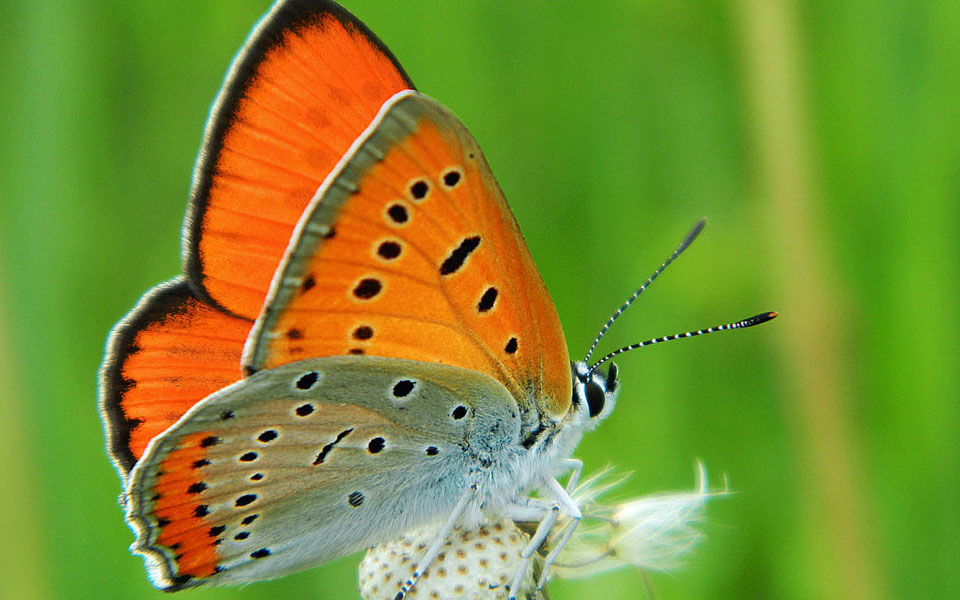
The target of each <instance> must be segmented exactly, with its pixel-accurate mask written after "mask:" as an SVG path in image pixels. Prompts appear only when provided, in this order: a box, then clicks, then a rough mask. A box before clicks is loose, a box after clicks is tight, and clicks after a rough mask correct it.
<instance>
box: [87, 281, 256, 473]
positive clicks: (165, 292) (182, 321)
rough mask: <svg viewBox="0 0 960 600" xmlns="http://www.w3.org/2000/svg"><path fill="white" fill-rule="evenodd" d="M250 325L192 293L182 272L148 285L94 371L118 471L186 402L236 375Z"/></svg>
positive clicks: (136, 457) (124, 469) (135, 457)
mask: <svg viewBox="0 0 960 600" xmlns="http://www.w3.org/2000/svg"><path fill="white" fill-rule="evenodd" d="M250 326H251V323H250V321H248V320H246V319H240V318H237V317H233V316H230V315H227V314H224V313H223V312H221V311H219V310H217V309H214V308H212V307H210V306H208V305H207V304H205V303H203V302H202V301H200V300H199V299H197V297H196V295H195V294H194V293H193V290H192V289H191V288H190V285H189V284H188V283H187V282H186V281H184V280H183V279H180V278H178V279H174V280H173V281H170V282H168V283H165V284H161V285H159V286H157V287H155V288H153V289H152V290H150V291H149V292H147V293H146V294H145V295H144V297H143V298H142V299H141V300H140V302H139V303H138V304H137V306H136V307H135V308H134V309H133V310H132V311H130V314H128V315H127V316H126V318H124V319H123V320H122V321H121V322H120V323H119V324H117V326H116V327H115V328H114V330H113V332H112V333H111V334H110V339H109V341H108V342H107V358H106V359H105V360H104V364H103V367H102V369H101V372H100V390H101V392H100V393H101V397H100V410H101V414H102V416H103V420H104V422H105V424H106V428H107V439H108V445H109V447H110V451H111V455H112V456H113V459H114V462H115V464H116V465H117V468H118V469H120V471H121V473H123V474H124V475H126V474H127V473H129V472H130V469H132V468H133V465H134V463H135V462H136V461H137V460H139V459H140V457H141V456H142V455H143V452H144V450H145V449H146V447H147V444H149V443H150V440H152V439H153V438H154V437H156V436H158V435H160V434H161V433H163V431H164V430H166V429H167V428H168V427H170V426H171V425H173V424H174V423H175V422H177V420H178V419H179V418H180V417H181V416H183V414H184V413H185V412H187V411H188V410H189V409H190V407H192V406H193V405H194V404H196V403H197V402H199V401H200V400H203V399H204V398H205V397H206V396H208V395H210V394H212V393H213V392H215V391H217V390H219V389H220V388H222V387H224V386H227V385H229V384H231V383H233V382H234V381H236V380H238V379H239V378H240V368H239V363H240V353H241V350H242V348H243V341H244V339H245V338H246V337H247V334H248V333H249V331H250Z"/></svg>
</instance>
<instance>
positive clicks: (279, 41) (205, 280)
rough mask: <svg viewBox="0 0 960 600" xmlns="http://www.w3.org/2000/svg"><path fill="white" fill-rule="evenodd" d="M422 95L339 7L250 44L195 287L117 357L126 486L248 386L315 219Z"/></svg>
mask: <svg viewBox="0 0 960 600" xmlns="http://www.w3.org/2000/svg"><path fill="white" fill-rule="evenodd" d="M409 87H412V84H411V83H410V80H409V78H407V76H406V74H405V73H404V72H403V70H402V69H401V67H400V66H399V65H398V64H397V62H396V59H395V58H394V57H393V55H392V54H390V51H389V50H387V49H386V48H385V47H384V46H383V44H382V43H381V42H380V41H379V40H378V39H377V38H376V37H375V36H374V35H373V33H371V32H370V31H369V30H368V29H367V28H366V26H365V25H363V24H362V23H361V22H360V21H358V20H357V19H356V18H355V17H353V16H352V15H350V14H349V13H348V12H346V11H345V10H344V9H342V8H341V7H339V6H338V5H336V4H334V3H333V2H327V1H324V0H316V1H310V2H307V1H304V0H281V1H280V2H277V3H276V4H275V5H274V7H273V8H272V9H271V11H270V12H269V13H268V14H267V15H266V16H265V17H264V18H263V19H262V20H261V21H260V23H259V24H258V25H257V26H256V28H255V29H254V30H253V32H252V33H251V34H250V37H249V38H248V40H247V42H246V44H245V46H244V48H243V49H242V50H241V51H240V53H239V54H238V56H237V58H236V59H235V60H234V62H233V65H232V66H231V68H230V71H229V74H228V75H227V78H226V80H225V82H224V84H223V87H222V89H221V91H220V94H219V97H218V98H217V100H216V102H215V103H214V106H213V109H212V110H211V114H210V118H209V120H208V122H207V128H206V134H205V138H204V143H203V147H202V148H201V151H200V156H199V158H198V160H197V166H196V168H195V170H194V181H193V189H192V192H191V195H192V198H191V203H190V207H189V208H188V213H187V220H186V224H185V225H184V240H183V245H184V251H183V254H184V258H183V260H184V265H185V270H186V272H187V278H188V280H189V283H188V282H187V281H184V280H182V279H178V280H176V281H174V282H170V283H168V284H163V285H161V286H158V287H157V288H155V289H154V290H152V291H151V292H148V294H147V295H146V296H144V298H143V299H142V300H141V302H140V303H139V304H138V305H137V307H136V308H134V310H133V311H131V313H130V314H129V315H128V316H127V317H126V318H125V319H124V320H123V321H122V322H121V323H120V324H119V325H117V327H116V328H115V329H114V332H113V333H112V334H111V338H110V342H109V343H108V346H107V353H106V357H105V358H104V364H103V367H102V368H101V380H100V382H101V385H100V406H101V415H102V418H103V420H104V423H105V427H106V431H107V440H108V442H107V443H108V446H109V448H110V451H111V454H112V456H113V458H114V462H115V464H116V465H117V468H118V469H119V470H120V472H121V474H123V475H124V476H126V474H127V473H128V472H129V470H130V469H131V468H132V466H133V464H134V463H135V462H136V461H137V460H138V459H139V458H140V456H141V455H142V454H143V451H144V448H145V447H146V445H147V444H148V443H149V442H150V440H151V439H152V438H153V437H155V436H156V435H158V434H160V433H161V432H163V431H164V430H165V429H166V428H167V427H169V426H170V425H172V424H173V423H174V422H176V420H177V419H179V418H180V417H181V416H183V414H184V413H185V412H186V411H187V410H188V409H189V408H190V407H191V406H193V404H195V403H196V402H199V401H200V400H202V399H203V398H204V397H206V396H207V395H208V394H210V393H212V392H214V391H216V390H218V389H220V388H221V387H224V386H225V385H228V384H230V383H233V382H234V381H236V380H238V379H239V378H240V377H241V372H240V370H239V364H240V354H241V351H242V348H243V343H244V340H245V339H246V337H247V334H248V332H249V330H250V327H251V325H252V323H253V320H254V319H255V318H256V316H257V315H258V314H259V312H260V309H261V306H262V304H263V300H264V298H265V296H266V294H267V291H268V289H269V286H270V280H271V277H272V276H273V273H274V271H275V270H276V268H277V265H278V264H279V263H280V259H281V258H282V256H283V253H284V250H285V249H286V247H287V244H288V243H289V240H290V235H291V233H292V232H293V229H294V226H295V225H296V223H297V220H298V219H299V218H300V215H301V213H302V212H303V210H304V208H305V207H306V206H307V205H308V204H309V202H310V199H311V198H312V197H313V195H314V194H315V193H316V190H317V188H318V187H319V186H320V184H321V183H322V182H323V180H324V178H325V177H326V176H327V175H328V173H329V172H330V171H331V170H332V169H333V167H334V166H335V165H336V163H337V161H338V160H339V159H340V157H341V156H342V155H343V153H344V152H345V151H346V150H347V148H349V146H350V144H351V143H352V142H353V141H354V140H355V139H356V137H357V136H358V135H360V134H361V133H362V132H363V130H364V128H366V127H367V125H369V123H370V121H371V120H372V119H373V118H374V116H375V115H376V114H377V111H378V110H379V109H380V106H381V105H382V104H383V102H384V101H385V100H387V99H388V98H389V97H390V96H392V95H393V94H394V93H396V92H397V91H399V90H403V89H405V88H409Z"/></svg>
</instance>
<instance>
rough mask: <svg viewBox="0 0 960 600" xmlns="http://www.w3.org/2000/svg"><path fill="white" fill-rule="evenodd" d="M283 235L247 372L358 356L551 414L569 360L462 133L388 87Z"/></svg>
mask: <svg viewBox="0 0 960 600" xmlns="http://www.w3.org/2000/svg"><path fill="white" fill-rule="evenodd" d="M308 211H309V212H308V213H307V214H306V215H305V218H304V220H303V221H302V222H301V224H300V227H299V228H298V230H297V233H296V234H295V235H296V236H298V237H297V243H296V244H295V245H291V248H290V251H289V253H288V255H287V257H286V258H285V259H284V260H285V263H284V265H283V266H282V267H281V269H280V270H278V272H277V276H276V278H275V280H274V283H273V288H272V290H271V295H270V297H269V300H268V303H267V304H266V305H265V307H264V312H263V313H262V314H261V316H260V318H259V320H258V321H257V325H256V327H255V328H254V330H253V331H252V332H251V336H250V339H249V340H248V342H247V348H246V351H245V355H244V367H245V368H246V369H247V371H248V372H253V371H257V370H260V369H265V368H271V367H275V366H277V365H280V364H284V363H288V362H292V361H295V360H300V359H303V358H308V357H321V356H331V355H338V354H367V355H373V356H384V357H390V358H407V359H414V360H421V361H428V362H433V363H439V364H446V365H454V366H458V367H464V368H467V369H472V370H475V371H481V372H484V373H487V374H490V375H492V376H493V377H495V378H497V379H498V380H499V381H500V382H501V383H503V384H504V386H505V387H506V388H507V389H508V390H509V391H510V392H511V393H512V394H513V396H514V397H515V398H516V399H517V401H518V404H519V406H520V407H521V410H525V409H527V408H530V407H531V405H532V403H533V402H536V403H537V404H538V405H539V406H538V407H539V409H540V410H539V413H540V414H545V415H546V416H548V417H554V418H558V417H560V416H561V415H563V414H565V413H566V409H567V407H568V406H569V403H570V386H571V383H570V363H569V358H568V356H567V349H566V343H565V342H564V338H563V333H562V331H561V329H560V322H559V319H558V317H557V313H556V309H555V308H554V306H553V302H552V301H551V300H550V297H549V295H548V294H547V291H546V288H545V286H544V284H543V281H542V280H541V278H540V274H539V272H538V271H537V268H536V265H534V263H533V259H532V258H531V256H530V253H529V251H528V249H527V247H526V244H525V243H524V241H523V237H522V236H521V234H520V230H519V228H518V227H517V224H516V221H515V220H514V218H513V215H512V213H511V212H510V209H509V208H508V207H507V204H506V201H505V200H504V198H503V194H502V192H501V191H500V188H499V186H498V185H497V182H496V181H495V180H494V178H493V175H492V174H491V173H490V169H489V167H488V165H487V163H486V161H485V160H484V158H483V155H482V153H481V152H480V148H479V146H478V145H477V143H476V141H475V140H474V139H473V136H471V135H470V133H469V132H468V131H467V129H466V128H465V127H464V126H463V124H462V123H461V122H460V121H459V120H458V119H457V118H456V117H455V116H454V115H453V114H452V113H450V112H449V111H448V110H446V109H445V108H443V107H442V106H440V105H439V104H437V103H436V102H435V101H433V100H431V99H429V98H427V97H425V96H423V95H420V94H418V93H416V92H405V93H402V94H398V95H397V96H396V97H395V98H394V99H393V100H392V101H391V102H390V103H388V104H387V105H386V106H384V108H383V110H382V111H381V113H380V116H379V117H378V118H377V120H376V121H375V122H374V123H373V124H372V125H371V127H370V128H369V129H368V131H367V133H366V134H365V135H364V137H363V138H361V139H360V140H358V142H357V144H355V146H354V149H353V150H352V154H351V155H350V158H349V160H348V161H345V162H344V163H343V164H342V165H341V167H340V168H339V169H338V171H337V172H335V173H334V174H333V176H331V178H330V179H328V180H327V182H326V184H325V185H324V188H323V189H321V191H320V193H319V194H318V198H317V199H316V201H315V202H314V203H313V204H312V205H311V207H310V208H309V209H308Z"/></svg>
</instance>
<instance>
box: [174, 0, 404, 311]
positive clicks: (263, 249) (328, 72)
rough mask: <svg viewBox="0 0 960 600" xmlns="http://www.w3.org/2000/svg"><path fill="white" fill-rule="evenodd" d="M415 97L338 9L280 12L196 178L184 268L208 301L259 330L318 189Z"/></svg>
mask: <svg viewBox="0 0 960 600" xmlns="http://www.w3.org/2000/svg"><path fill="white" fill-rule="evenodd" d="M411 87H412V83H411V82H410V80H409V79H408V78H407V76H406V74H405V73H404V72H403V70H402V69H401V67H400V66H399V64H398V63H397V61H396V59H395V58H394V57H393V55H392V54H390V51H389V50H387V48H386V47H385V46H384V45H383V44H382V43H381V42H380V41H379V40H378V39H377V38H376V37H375V36H374V35H373V33H371V32H370V30H368V29H367V28H366V26H364V25H363V23H361V22H360V21H358V20H357V19H356V18H355V17H353V16H352V15H350V14H349V13H347V12H346V11H345V10H343V9H342V8H340V7H339V6H337V5H336V4H334V3H332V2H323V1H319V2H318V1H305V0H284V1H282V2H278V3H277V4H276V5H275V6H274V7H273V8H272V9H271V11H270V12H269V13H268V14H267V15H266V16H265V17H264V18H263V19H262V20H261V21H260V23H259V24H258V25H257V26H256V28H255V29H254V30H253V32H252V33H251V34H250V38H249V39H248V40H247V43H246V44H245V45H244V47H243V49H242V50H241V51H240V53H239V54H238V56H237V58H236V59H235V60H234V63H233V65H232V66H231V68H230V72H229V74H228V75H227V78H226V81H225V82H224V84H223V87H222V89H221V91H220V95H219V97H218V98H217V100H216V102H215V103H214V106H213V109H212V111H211V115H210V119H209V121H208V123H207V130H206V134H205V138H204V142H203V147H202V149H201V152H200V156H199V158H198V161H197V166H196V170H195V172H194V182H193V190H192V199H191V204H190V209H189V214H188V219H187V225H186V229H185V232H184V233H185V239H184V252H185V256H184V261H185V264H186V269H187V273H188V276H189V277H190V280H191V281H192V283H193V284H194V285H195V286H197V288H198V289H199V290H200V291H201V294H202V296H203V297H204V298H205V299H207V300H208V301H211V302H212V303H214V304H216V305H218V306H220V307H222V308H225V309H227V310H228V311H230V312H232V313H234V314H236V315H240V316H244V317H247V318H250V319H253V318H256V316H257V314H259V312H260V307H261V306H262V304H263V300H264V297H265V295H266V293H267V289H268V288H269V285H270V279H271V277H272V276H273V272H274V270H275V269H276V268H277V264H278V263H279V262H280V259H281V257H282V256H283V252H284V250H286V247H287V243H288V242H289V240H290V234H291V233H292V232H293V228H294V226H295V225H296V223H297V220H298V219H299V218H300V215H301V213H303V210H304V209H305V208H306V206H307V204H308V203H309V202H310V199H311V198H312V197H313V195H314V193H315V192H316V190H317V188H318V187H319V186H320V184H321V183H322V182H323V180H324V178H325V177H326V176H327V174H328V173H329V172H330V171H331V169H333V167H334V165H336V163H337V161H338V160H340V157H341V156H342V155H343V154H344V152H345V151H346V150H347V148H348V147H349V146H350V144H351V143H352V142H353V141H354V140H355V139H356V138H357V136H358V135H360V133H361V132H363V130H364V129H365V128H366V127H367V125H369V124H370V121H371V120H372V119H373V117H374V116H375V115H376V114H377V111H378V110H379V109H380V106H381V105H382V104H383V103H384V102H385V101H386V100H387V99H388V98H390V97H391V96H392V95H393V94H395V93H396V92H398V91H400V90H403V89H406V88H411Z"/></svg>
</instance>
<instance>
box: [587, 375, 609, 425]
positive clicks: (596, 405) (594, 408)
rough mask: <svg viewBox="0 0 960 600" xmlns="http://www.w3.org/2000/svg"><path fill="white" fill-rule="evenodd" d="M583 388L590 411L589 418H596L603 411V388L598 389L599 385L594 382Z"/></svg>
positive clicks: (604, 396) (604, 397)
mask: <svg viewBox="0 0 960 600" xmlns="http://www.w3.org/2000/svg"><path fill="white" fill-rule="evenodd" d="M584 388H585V390H584V391H585V392H586V396H587V408H589V409H590V416H591V417H596V416H597V415H599V414H600V413H601V412H602V411H603V403H604V400H605V399H606V394H604V393H603V388H601V387H600V384H599V383H596V382H594V381H590V382H588V383H587V384H586V386H584Z"/></svg>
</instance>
